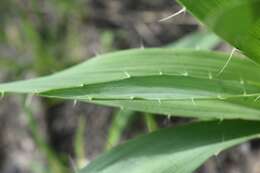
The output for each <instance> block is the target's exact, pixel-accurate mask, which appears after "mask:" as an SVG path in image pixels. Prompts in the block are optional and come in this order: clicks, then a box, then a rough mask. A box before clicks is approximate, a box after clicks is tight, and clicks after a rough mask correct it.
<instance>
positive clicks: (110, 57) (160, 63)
mask: <svg viewBox="0 0 260 173" xmlns="http://www.w3.org/2000/svg"><path fill="white" fill-rule="evenodd" d="M228 56H229V55H226V54H221V53H213V52H207V51H196V50H171V49H145V50H141V49H134V50H129V51H121V52H117V53H110V54H105V55H100V56H99V57H97V58H93V59H91V60H89V61H86V62H84V63H82V64H79V65H76V66H74V67H72V68H69V69H67V70H64V71H62V72H59V73H55V74H53V75H50V76H46V77H41V78H38V79H32V80H27V81H18V82H13V83H7V84H0V92H20V93H41V92H44V91H49V90H54V89H61V88H71V87H81V86H83V85H90V84H97V83H104V82H110V81H119V80H123V79H128V78H131V77H140V76H144V77H145V76H155V75H157V76H163V75H169V76H179V77H182V78H186V77H187V76H188V77H194V78H201V79H210V78H212V79H222V80H230V81H231V80H232V81H240V79H243V80H245V81H248V82H249V83H258V82H257V81H260V80H259V79H260V76H258V75H255V74H256V73H257V72H258V71H259V69H260V68H259V66H258V65H256V64H254V63H252V62H250V61H249V60H246V59H241V58H238V57H234V59H233V60H232V61H231V62H230V64H229V65H228V67H227V68H226V69H225V71H224V72H223V73H221V74H219V72H220V70H221V69H222V67H223V66H224V64H225V63H226V61H227V59H228ZM162 74H163V75H162Z"/></svg>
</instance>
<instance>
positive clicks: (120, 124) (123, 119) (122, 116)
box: [106, 110, 134, 149]
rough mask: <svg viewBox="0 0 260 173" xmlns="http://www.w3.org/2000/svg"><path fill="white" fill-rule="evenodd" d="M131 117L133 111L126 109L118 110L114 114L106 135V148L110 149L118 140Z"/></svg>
mask: <svg viewBox="0 0 260 173" xmlns="http://www.w3.org/2000/svg"><path fill="white" fill-rule="evenodd" d="M133 117H134V112H133V111H128V110H120V111H118V112H117V113H116V114H115V115H114V118H113V120H112V123H111V126H110V128H109V132H108V135H107V144H106V149H110V148H112V147H114V146H116V145H117V144H118V143H119V142H120V138H121V136H122V135H123V132H124V130H125V129H126V127H127V125H128V124H129V123H130V121H131V120H132V118H133Z"/></svg>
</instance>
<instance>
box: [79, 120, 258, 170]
mask: <svg viewBox="0 0 260 173" xmlns="http://www.w3.org/2000/svg"><path fill="white" fill-rule="evenodd" d="M205 129H206V130H205ZM259 134H260V122H250V121H241V120H232V121H223V122H221V123H220V122H219V121H210V122H200V123H193V124H190V125H185V126H179V127H177V128H169V129H163V130H158V131H156V132H153V133H151V134H148V135H145V136H141V137H138V138H137V139H134V140H131V141H129V142H127V143H125V144H123V145H120V146H118V147H116V148H114V149H112V150H111V151H109V152H107V153H106V154H104V155H102V156H100V157H99V158H97V159H96V160H95V161H93V162H92V163H91V164H89V165H88V166H87V167H86V168H85V169H83V170H81V171H80V173H101V172H102V173H115V172H120V173H140V172H149V173H166V172H174V173H191V172H193V171H195V170H196V169H197V168H198V167H199V166H200V165H201V164H202V163H204V162H205V161H206V160H207V159H208V158H210V157H211V156H213V155H218V154H219V152H220V151H222V150H225V149H227V148H230V147H232V146H234V145H237V144H240V143H243V142H245V141H248V140H250V139H253V138H256V137H259Z"/></svg>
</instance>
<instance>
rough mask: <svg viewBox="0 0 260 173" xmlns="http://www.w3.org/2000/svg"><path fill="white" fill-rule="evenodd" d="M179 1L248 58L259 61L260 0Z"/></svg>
mask: <svg viewBox="0 0 260 173" xmlns="http://www.w3.org/2000/svg"><path fill="white" fill-rule="evenodd" d="M178 2H180V3H181V4H182V5H184V6H185V7H186V8H187V9H188V10H189V11H190V12H191V13H192V14H193V15H194V16H196V17H197V18H198V19H199V20H200V21H202V23H204V24H206V25H207V27H209V28H210V29H211V30H212V31H214V32H215V33H216V34H218V35H219V36H220V37H222V38H223V39H224V40H226V41H228V42H229V43H231V44H232V45H233V46H235V48H237V49H239V50H241V51H242V52H244V53H245V54H246V55H247V56H249V58H251V59H253V60H255V61H256V62H258V63H259V62H260V51H259V46H260V40H259V38H260V22H259V21H260V13H259V10H258V8H259V6H260V1H259V0H243V1H237V0H229V1H226V0H211V1H208V0H198V1H192V0H178ZM198 4H199V5H198ZM241 9H243V12H241Z"/></svg>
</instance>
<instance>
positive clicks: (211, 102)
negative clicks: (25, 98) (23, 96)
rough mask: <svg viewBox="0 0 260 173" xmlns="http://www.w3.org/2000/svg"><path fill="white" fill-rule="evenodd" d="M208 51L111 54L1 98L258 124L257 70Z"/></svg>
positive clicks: (13, 87)
mask: <svg viewBox="0 0 260 173" xmlns="http://www.w3.org/2000/svg"><path fill="white" fill-rule="evenodd" d="M227 59H228V55H225V54H221V53H213V52H207V51H193V50H167V49H146V50H130V51H123V52H119V53H112V54H107V55H103V56H100V57H99V58H95V59H92V60H90V61H87V62H85V63H83V64H80V65H78V66H75V67H72V68H71V69H68V70H65V71H63V72H60V73H57V74H54V75H51V76H49V77H43V78H39V79H33V80H29V81H22V82H14V83H9V84H2V85H0V91H2V92H11V91H12V92H36V93H38V94H40V95H42V96H47V97H56V98H63V99H73V100H81V101H89V102H94V103H99V104H104V105H111V106H117V107H122V108H126V109H128V108H129V109H131V110H140V111H145V112H152V113H162V114H167V115H168V114H169V115H179V116H193V117H202V118H206V117H208V118H218V119H223V118H243V119H259V118H260V111H259V106H258V102H257V101H256V98H257V97H258V96H259V95H260V94H259V93H260V87H259V81H260V76H258V75H255V74H257V73H258V72H259V70H260V68H259V66H258V65H256V64H254V63H252V62H251V61H249V60H247V59H241V58H239V57H235V58H234V59H233V60H232V61H231V62H230V63H229V65H228V67H227V68H226V69H225V70H224V71H223V73H221V74H220V73H219V71H220V69H222V67H223V65H224V64H225V62H226V60H227Z"/></svg>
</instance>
